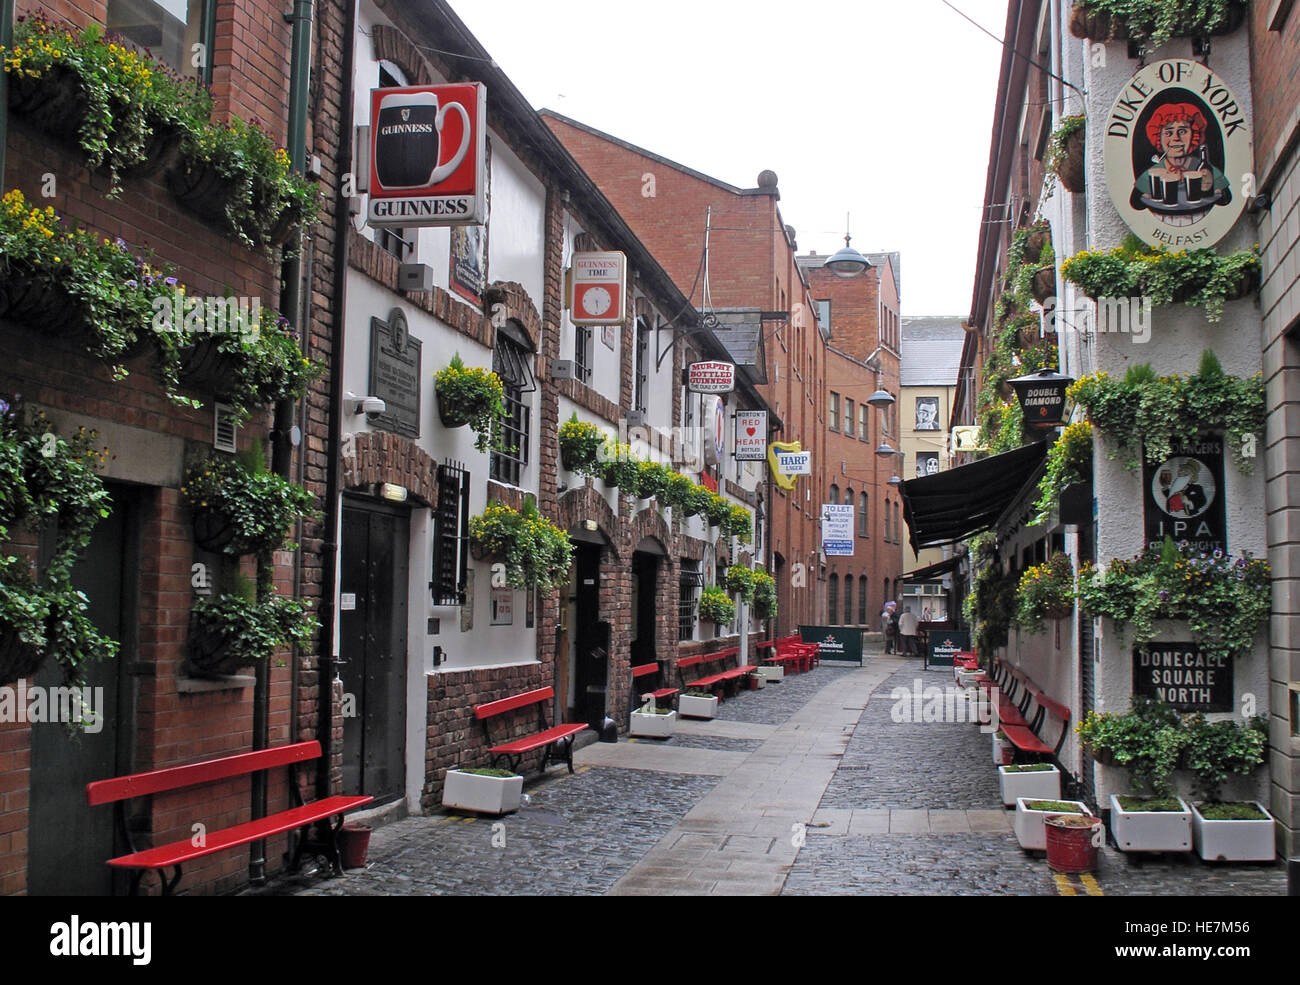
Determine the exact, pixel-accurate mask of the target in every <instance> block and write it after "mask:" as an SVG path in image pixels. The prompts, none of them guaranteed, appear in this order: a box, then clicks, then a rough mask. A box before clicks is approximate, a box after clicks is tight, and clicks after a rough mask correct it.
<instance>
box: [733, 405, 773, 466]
mask: <svg viewBox="0 0 1300 985" xmlns="http://www.w3.org/2000/svg"><path fill="white" fill-rule="evenodd" d="M734 448H735V453H736V461H738V462H761V461H762V460H763V459H765V458H767V411H765V410H738V411H736V443H735V445H734Z"/></svg>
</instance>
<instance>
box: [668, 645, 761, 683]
mask: <svg viewBox="0 0 1300 985" xmlns="http://www.w3.org/2000/svg"><path fill="white" fill-rule="evenodd" d="M739 654H740V647H738V646H732V647H728V648H727V649H725V650H717V651H715V652H713V653H700V654H697V655H696V656H693V657H683V658H682V659H680V660H678V661H677V675H678V677H680V678H681V682H682V687H683V688H684V689H686V690H700V691H713V690H714V689H718V690H726V691H727V692H728V693H731V694H734V693H736V691H738V690H739V689H740V679H741V678H742V677H748V676H749V675H750V674H752V673H753V672H754V669H755V668H753V667H750V666H748V665H746V666H744V667H732V668H730V669H729V670H725V669H724V670H722V671H719V672H718V673H715V674H708V675H706V676H704V677H697V678H696V679H695V680H693V681H688V680H687V679H686V674H685V673H684V671H686V670H688V669H690V668H692V667H699V666H700V665H702V664H710V663H716V662H718V661H725V660H730V659H731V658H732V657H735V656H739Z"/></svg>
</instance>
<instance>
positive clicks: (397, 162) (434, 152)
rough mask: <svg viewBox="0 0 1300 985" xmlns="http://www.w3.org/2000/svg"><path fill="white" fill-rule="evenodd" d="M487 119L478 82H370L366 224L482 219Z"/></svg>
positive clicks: (455, 222) (475, 221)
mask: <svg viewBox="0 0 1300 985" xmlns="http://www.w3.org/2000/svg"><path fill="white" fill-rule="evenodd" d="M486 124H487V89H486V88H485V87H484V85H483V83H481V82H466V83H460V84H457V85H439V86H403V87H400V88H391V89H371V90H370V209H369V213H368V215H367V221H368V222H369V223H370V225H372V226H402V227H410V226H472V225H477V224H479V223H481V222H483V221H484V216H485V211H484V202H485V198H486V191H487V178H486V171H485V166H486V146H487V145H486V139H487V126H486Z"/></svg>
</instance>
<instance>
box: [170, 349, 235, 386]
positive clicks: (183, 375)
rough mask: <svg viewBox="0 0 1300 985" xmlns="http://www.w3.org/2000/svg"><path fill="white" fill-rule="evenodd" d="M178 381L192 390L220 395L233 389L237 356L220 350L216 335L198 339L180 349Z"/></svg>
mask: <svg viewBox="0 0 1300 985" xmlns="http://www.w3.org/2000/svg"><path fill="white" fill-rule="evenodd" d="M180 357H181V364H180V369H179V371H178V376H179V379H180V382H181V383H182V384H184V385H185V386H187V387H189V388H190V389H192V390H197V391H199V392H201V393H210V394H212V395H213V396H217V397H221V396H226V395H228V394H229V393H230V392H231V391H232V390H233V389H234V383H235V375H236V372H237V370H238V367H239V357H238V356H236V355H234V354H232V353H230V352H225V351H223V350H222V349H221V348H220V346H219V344H218V340H217V339H215V338H205V339H200V340H199V341H198V342H196V343H194V344H193V345H189V346H185V347H184V348H183V349H181V351H180Z"/></svg>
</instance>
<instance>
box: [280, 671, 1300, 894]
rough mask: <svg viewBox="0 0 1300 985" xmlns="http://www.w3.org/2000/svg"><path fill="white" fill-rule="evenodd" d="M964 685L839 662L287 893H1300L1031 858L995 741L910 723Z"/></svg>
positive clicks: (392, 829)
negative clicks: (996, 764)
mask: <svg viewBox="0 0 1300 985" xmlns="http://www.w3.org/2000/svg"><path fill="white" fill-rule="evenodd" d="M917 678H920V679H921V680H922V681H923V685H930V684H937V685H939V686H945V685H946V684H947V683H948V678H947V675H946V674H945V673H943V672H941V671H930V672H925V671H922V670H921V669H920V665H919V664H918V663H916V662H906V663H905V662H904V661H903V660H902V659H901V658H898V657H885V656H882V655H880V654H875V655H869V656H868V658H867V659H866V661H865V666H864V667H862V668H860V669H859V668H857V667H849V666H835V665H828V664H824V665H822V666H821V667H819V668H818V669H816V670H814V671H812V672H809V673H806V674H803V675H794V676H792V677H789V678H787V679H786V680H785V681H783V682H780V683H778V684H773V685H769V686H768V687H767V688H764V689H763V690H761V691H756V692H744V693H742V694H741V695H740V696H738V697H736V698H733V699H731V700H728V701H726V702H723V703H722V704H721V705H720V706H719V714H718V717H717V718H716V719H714V720H712V721H707V722H706V721H689V720H687V721H681V720H679V721H678V723H677V732H676V734H675V735H674V736H673V737H672V738H671V739H668V740H665V741H656V740H627V739H624V740H621V741H620V742H619V743H617V744H616V745H610V744H601V743H595V744H591V745H588V746H586V747H585V748H583V749H581V750H579V751H578V753H577V754H576V756H575V761H576V763H577V764H578V771H577V773H576V774H575V775H573V776H569V775H568V774H567V773H566V772H564V771H563V770H560V769H556V768H552V770H551V771H550V773H549V775H548V776H547V777H545V778H542V779H538V780H535V781H533V782H531V783H529V784H528V785H527V786H526V788H525V792H526V793H527V795H528V802H527V803H526V804H525V805H524V806H523V807H522V808H521V809H520V810H519V811H518V812H517V813H515V814H511V815H507V816H505V817H503V818H500V819H494V818H475V817H467V816H463V815H459V814H446V813H438V814H435V815H432V816H428V817H413V818H407V819H404V820H401V821H397V822H394V823H392V824H389V825H386V826H384V827H380V828H378V829H377V830H376V831H375V832H374V835H373V837H372V839H371V843H370V856H369V863H368V866H367V868H366V869H365V870H352V871H349V872H348V873H347V875H346V876H345V878H343V879H322V878H319V877H316V876H310V875H307V876H302V877H298V878H293V879H284V880H281V881H279V882H278V883H276V884H274V885H272V886H271V887H268V888H267V889H266V890H263V892H266V893H270V894H274V895H288V894H300V895H330V896H345V895H434V894H464V895H542V894H551V895H566V896H567V895H600V894H616V895H642V894H654V895H673V894H683V895H695V894H716V895H721V894H789V895H836V894H878V895H928V896H936V895H944V896H971V895H993V896H1005V895H1020V896H1023V895H1044V896H1054V895H1058V894H1059V895H1080V896H1082V895H1115V896H1128V895H1133V896H1141V895H1184V896H1186V895H1198V896H1215V895H1234V896H1240V895H1252V896H1254V895H1283V894H1285V892H1286V877H1285V869H1284V867H1283V866H1282V865H1281V864H1276V865H1269V866H1265V865H1230V866H1211V865H1206V864H1203V863H1201V862H1200V861H1198V860H1197V859H1196V858H1194V857H1193V856H1191V855H1186V856H1182V857H1174V856H1165V857H1157V858H1156V859H1152V860H1145V861H1144V862H1143V863H1142V864H1140V865H1135V864H1131V863H1129V862H1128V861H1127V860H1126V859H1125V858H1124V857H1123V856H1122V855H1121V854H1120V853H1119V852H1117V851H1115V850H1114V849H1113V848H1112V847H1110V846H1109V845H1107V847H1106V848H1104V849H1103V850H1102V853H1101V862H1100V865H1099V868H1098V871H1097V872H1096V873H1095V875H1094V876H1085V877H1070V878H1067V877H1064V876H1054V875H1053V874H1052V873H1051V872H1050V871H1049V870H1048V868H1047V864H1046V862H1045V861H1044V860H1043V858H1042V857H1041V855H1039V856H1038V857H1033V856H1030V855H1027V854H1026V853H1024V852H1022V851H1021V850H1020V848H1019V846H1018V845H1017V843H1016V839H1015V836H1014V834H1013V833H1012V830H1011V817H1012V815H1011V812H1009V811H1005V810H1004V809H1003V808H1002V807H1001V804H1000V802H999V797H998V788H997V780H996V774H995V771H994V770H993V768H992V763H991V756H990V750H989V739H988V736H987V735H986V734H984V733H983V732H981V731H980V730H979V729H978V727H977V726H976V725H974V724H971V723H907V722H903V723H899V722H895V721H893V720H892V718H891V713H890V712H891V708H892V706H893V704H894V702H893V701H892V700H891V699H890V693H891V691H892V690H893V688H895V687H905V688H907V689H909V690H910V689H911V688H912V685H913V682H914V681H915V680H916V679H917Z"/></svg>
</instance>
